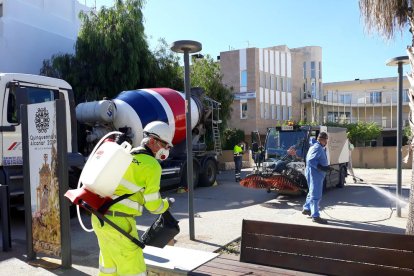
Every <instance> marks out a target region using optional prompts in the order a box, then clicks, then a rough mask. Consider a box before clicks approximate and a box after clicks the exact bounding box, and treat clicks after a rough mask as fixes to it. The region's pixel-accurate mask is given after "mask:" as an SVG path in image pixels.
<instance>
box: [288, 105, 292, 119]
mask: <svg viewBox="0 0 414 276" xmlns="http://www.w3.org/2000/svg"><path fill="white" fill-rule="evenodd" d="M288 118H289V120H290V119H291V118H292V107H291V106H289V107H288Z"/></svg>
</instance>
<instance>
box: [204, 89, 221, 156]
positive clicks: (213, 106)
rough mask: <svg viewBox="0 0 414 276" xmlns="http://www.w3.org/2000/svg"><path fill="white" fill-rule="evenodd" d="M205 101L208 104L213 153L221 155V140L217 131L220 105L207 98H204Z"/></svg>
mask: <svg viewBox="0 0 414 276" xmlns="http://www.w3.org/2000/svg"><path fill="white" fill-rule="evenodd" d="M205 100H207V102H208V104H209V108H210V110H211V129H212V135H213V143H214V151H215V152H216V154H217V155H221V154H222V149H221V138H220V129H219V125H220V124H221V122H222V121H221V120H220V108H221V103H219V102H217V101H215V100H213V99H211V98H209V97H205Z"/></svg>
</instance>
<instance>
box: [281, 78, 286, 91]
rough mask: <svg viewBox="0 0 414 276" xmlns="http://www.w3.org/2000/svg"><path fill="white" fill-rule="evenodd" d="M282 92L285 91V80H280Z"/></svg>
mask: <svg viewBox="0 0 414 276" xmlns="http://www.w3.org/2000/svg"><path fill="white" fill-rule="evenodd" d="M280 91H285V78H284V77H281V78H280Z"/></svg>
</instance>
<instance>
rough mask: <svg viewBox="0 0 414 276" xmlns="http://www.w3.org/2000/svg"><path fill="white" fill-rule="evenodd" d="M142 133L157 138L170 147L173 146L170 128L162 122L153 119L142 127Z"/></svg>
mask: <svg viewBox="0 0 414 276" xmlns="http://www.w3.org/2000/svg"><path fill="white" fill-rule="evenodd" d="M144 135H145V136H152V137H155V138H158V139H160V140H161V141H163V142H165V143H167V144H168V145H169V146H170V147H172V146H173V144H172V138H173V137H172V132H171V128H170V126H169V125H168V124H166V123H164V122H161V121H154V122H151V123H149V124H147V125H146V126H145V128H144Z"/></svg>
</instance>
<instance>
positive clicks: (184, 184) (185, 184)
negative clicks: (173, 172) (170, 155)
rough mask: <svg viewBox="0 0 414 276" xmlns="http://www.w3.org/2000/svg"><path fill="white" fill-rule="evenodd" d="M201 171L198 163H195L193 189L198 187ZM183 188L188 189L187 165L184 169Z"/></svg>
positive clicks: (181, 183) (181, 184)
mask: <svg viewBox="0 0 414 276" xmlns="http://www.w3.org/2000/svg"><path fill="white" fill-rule="evenodd" d="M199 172H200V169H199V168H198V164H197V163H196V162H193V185H194V186H193V187H194V188H197V187H198V177H199V176H198V175H199ZM180 186H181V187H187V163H185V164H184V168H183V174H182V176H181V182H180Z"/></svg>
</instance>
